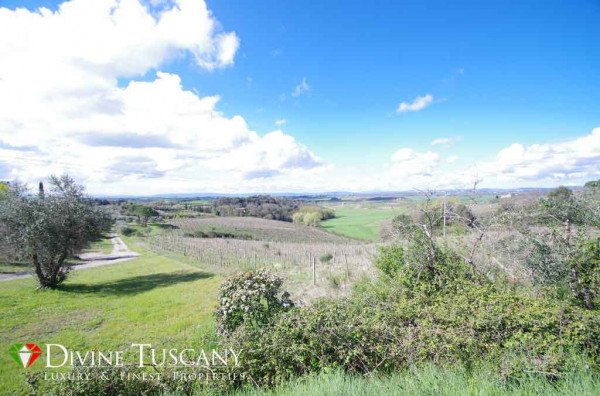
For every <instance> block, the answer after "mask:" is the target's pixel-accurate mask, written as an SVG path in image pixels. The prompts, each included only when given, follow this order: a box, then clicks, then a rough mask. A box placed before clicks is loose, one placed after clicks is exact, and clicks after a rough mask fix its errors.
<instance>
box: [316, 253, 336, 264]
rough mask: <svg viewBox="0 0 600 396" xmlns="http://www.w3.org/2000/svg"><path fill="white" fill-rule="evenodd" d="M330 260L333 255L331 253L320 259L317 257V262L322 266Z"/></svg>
mask: <svg viewBox="0 0 600 396" xmlns="http://www.w3.org/2000/svg"><path fill="white" fill-rule="evenodd" d="M332 259H333V254H331V253H325V254H323V255H322V256H321V257H319V261H320V262H322V263H323V264H325V263H329V262H330V261H331V260H332Z"/></svg>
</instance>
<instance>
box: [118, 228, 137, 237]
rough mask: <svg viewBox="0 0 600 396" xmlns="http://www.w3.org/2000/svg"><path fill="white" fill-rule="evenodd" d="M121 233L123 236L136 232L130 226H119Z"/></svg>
mask: <svg viewBox="0 0 600 396" xmlns="http://www.w3.org/2000/svg"><path fill="white" fill-rule="evenodd" d="M121 234H123V235H125V236H132V235H135V234H136V230H135V228H131V227H127V226H125V227H121Z"/></svg>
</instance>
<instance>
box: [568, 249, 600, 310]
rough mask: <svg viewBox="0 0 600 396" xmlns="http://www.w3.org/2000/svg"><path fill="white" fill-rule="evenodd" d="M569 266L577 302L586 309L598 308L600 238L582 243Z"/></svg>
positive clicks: (599, 291) (599, 301)
mask: <svg viewBox="0 0 600 396" xmlns="http://www.w3.org/2000/svg"><path fill="white" fill-rule="evenodd" d="M568 265H569V270H570V272H571V279H570V286H571V290H572V291H573V295H574V296H575V298H576V300H577V301H578V302H579V303H581V304H582V305H583V306H584V307H586V308H589V309H593V308H597V307H598V306H599V305H600V238H597V239H596V240H588V241H582V242H580V244H579V248H578V249H576V251H575V253H574V254H573V256H572V257H571V258H570V259H569V260H568Z"/></svg>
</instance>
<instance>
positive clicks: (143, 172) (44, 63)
mask: <svg viewBox="0 0 600 396" xmlns="http://www.w3.org/2000/svg"><path fill="white" fill-rule="evenodd" d="M160 7H161V8H160V10H158V11H157V10H156V9H149V8H147V7H146V6H144V5H143V4H142V3H140V2H139V1H138V0H123V1H117V0H72V1H68V2H65V3H63V4H61V5H60V6H59V8H58V10H57V11H50V10H47V9H40V10H37V11H28V10H25V9H19V10H9V9H6V8H0V108H1V109H2V111H1V112H0V143H1V144H0V157H1V158H2V159H3V161H2V162H3V163H2V164H1V165H2V166H1V167H0V168H1V170H2V173H3V175H2V177H6V178H20V179H22V180H24V181H28V182H34V181H35V180H38V179H40V178H42V177H44V176H47V175H48V174H49V173H62V172H65V171H66V172H69V173H71V174H73V175H74V176H76V177H78V178H79V179H81V180H82V181H84V182H85V183H86V184H88V186H89V187H90V190H91V191H92V192H94V191H95V192H106V193H110V192H112V193H119V192H130V193H131V192H136V191H131V189H135V188H140V190H138V191H137V192H138V193H147V192H153V191H156V190H157V189H160V188H161V183H159V182H153V183H147V182H146V181H145V180H146V179H154V180H164V181H168V185H167V183H162V188H163V190H164V188H166V189H167V190H170V189H171V188H177V186H180V185H179V184H177V181H180V182H181V185H182V186H184V188H183V189H182V190H184V191H189V190H190V189H192V190H196V191H198V190H205V189H207V188H209V189H218V188H219V187H220V186H221V185H222V184H224V180H227V182H228V183H230V185H231V186H238V188H239V186H240V185H241V184H240V183H241V182H243V181H244V180H248V179H252V178H253V177H257V176H258V175H263V176H269V175H271V176H272V175H282V177H284V176H285V175H286V174H288V173H290V172H296V171H299V172H301V171H309V170H311V169H312V168H315V167H319V166H321V161H320V160H319V159H318V158H317V157H316V156H315V155H314V154H313V153H312V152H310V151H309V150H308V148H306V147H305V146H303V145H302V144H300V143H298V142H297V141H296V140H295V139H294V138H293V137H291V136H288V135H285V134H284V133H283V132H281V131H275V132H272V133H269V134H266V135H264V136H261V135H259V134H257V133H256V132H254V131H252V130H250V128H249V127H248V125H247V123H246V121H245V120H244V118H243V117H241V116H239V115H235V116H233V117H226V116H225V115H223V114H222V113H221V112H219V111H218V110H217V104H218V102H219V97H218V96H200V95H199V94H198V93H197V92H196V90H193V91H190V90H186V89H184V87H183V86H182V82H181V78H180V77H179V76H178V75H176V74H172V73H167V72H163V71H160V70H161V69H162V68H163V67H166V66H168V63H169V61H170V60H172V59H174V58H178V57H184V56H187V55H191V56H192V59H194V60H195V62H196V63H197V65H198V66H199V67H201V68H204V69H207V70H212V69H215V68H221V67H227V66H230V65H232V64H233V62H234V59H235V54H236V51H237V48H238V46H239V39H238V38H237V36H236V34H235V33H234V32H225V31H221V30H220V28H218V26H219V24H218V22H217V21H216V20H215V19H214V17H213V16H212V14H211V13H210V11H209V10H208V9H207V7H206V4H205V3H204V1H202V0H177V1H171V2H161V4H160ZM152 75H155V77H152ZM141 76H150V77H149V78H148V77H145V78H144V81H138V80H136V77H141ZM32 145H35V147H32ZM24 148H28V149H27V150H25V149H24ZM29 148H32V149H29ZM215 164H226V166H225V165H223V166H222V167H221V168H215ZM261 172H262V173H261ZM171 183H174V184H171ZM180 187H181V186H180Z"/></svg>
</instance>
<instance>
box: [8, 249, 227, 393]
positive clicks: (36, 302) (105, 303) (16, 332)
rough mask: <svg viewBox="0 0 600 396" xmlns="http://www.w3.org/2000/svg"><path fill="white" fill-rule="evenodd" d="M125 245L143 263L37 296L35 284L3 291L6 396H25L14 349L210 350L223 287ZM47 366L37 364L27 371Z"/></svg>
mask: <svg viewBox="0 0 600 396" xmlns="http://www.w3.org/2000/svg"><path fill="white" fill-rule="evenodd" d="M127 243H128V245H129V246H130V247H131V248H133V249H135V250H138V251H139V252H140V253H142V256H141V257H139V258H137V259H134V260H132V261H129V262H124V263H119V264H114V265H107V266H103V267H98V268H93V269H86V270H82V271H74V272H73V273H72V274H71V276H70V278H69V279H68V280H67V281H66V282H65V284H64V285H62V286H61V287H60V289H58V290H36V285H35V281H34V279H33V278H28V279H20V280H12V281H5V282H1V283H0V350H2V351H4V352H3V353H0V383H1V384H2V386H0V389H1V390H2V392H3V394H6V395H16V394H26V392H27V389H26V384H25V381H24V376H23V372H24V369H23V368H21V367H19V365H17V364H16V363H15V362H14V361H12V360H11V358H10V356H9V354H8V349H9V348H10V346H11V345H12V344H14V343H29V342H33V343H37V344H38V345H42V344H46V343H58V344H62V345H64V346H65V347H67V348H69V349H74V350H100V351H109V350H120V349H125V348H126V347H128V346H130V344H131V343H132V342H138V343H140V342H141V343H150V344H153V346H154V345H156V346H157V347H169V346H173V345H174V346H177V347H183V346H193V345H205V344H206V342H207V340H208V338H210V337H211V334H212V332H213V328H214V324H213V317H212V313H213V311H214V308H215V306H216V301H217V289H218V286H219V284H220V282H221V279H220V278H219V277H218V276H214V275H212V274H208V273H205V272H202V271H199V270H198V269H197V268H194V267H191V266H189V265H187V264H184V263H181V262H179V261H176V260H173V259H170V258H166V257H163V256H159V255H156V254H154V253H151V252H148V251H143V250H141V249H139V248H136V247H135V245H133V244H132V241H131V240H128V241H127ZM207 337H208V338H207ZM43 358H44V356H43V354H42V356H41V357H40V359H43ZM42 366H43V364H40V362H39V361H38V362H36V363H35V364H34V365H33V366H32V367H31V368H30V369H29V370H35V369H39V368H40V367H42Z"/></svg>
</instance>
